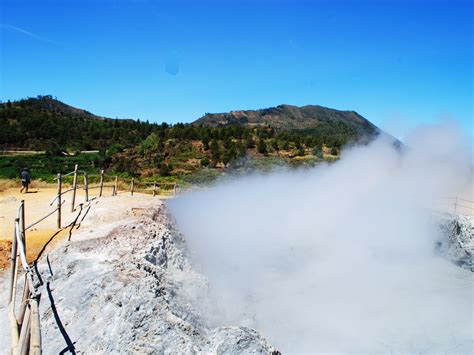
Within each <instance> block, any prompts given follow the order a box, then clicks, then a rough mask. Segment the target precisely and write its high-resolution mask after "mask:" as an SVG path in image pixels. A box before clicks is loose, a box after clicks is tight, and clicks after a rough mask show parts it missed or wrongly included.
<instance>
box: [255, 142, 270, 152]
mask: <svg viewBox="0 0 474 355" xmlns="http://www.w3.org/2000/svg"><path fill="white" fill-rule="evenodd" d="M257 151H258V152H259V153H260V154H264V155H267V154H268V150H267V144H266V143H265V140H263V139H259V141H258V144H257Z"/></svg>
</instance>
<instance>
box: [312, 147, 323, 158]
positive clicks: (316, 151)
mask: <svg viewBox="0 0 474 355" xmlns="http://www.w3.org/2000/svg"><path fill="white" fill-rule="evenodd" d="M313 154H314V155H315V156H316V157H317V158H319V159H323V150H322V149H321V147H319V146H315V147H314V148H313Z"/></svg>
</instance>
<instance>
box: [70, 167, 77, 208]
mask: <svg viewBox="0 0 474 355" xmlns="http://www.w3.org/2000/svg"><path fill="white" fill-rule="evenodd" d="M77 168H78V166H77V164H76V165H75V166H74V179H73V180H72V204H71V212H74V210H75V208H74V204H75V202H76V189H77Z"/></svg>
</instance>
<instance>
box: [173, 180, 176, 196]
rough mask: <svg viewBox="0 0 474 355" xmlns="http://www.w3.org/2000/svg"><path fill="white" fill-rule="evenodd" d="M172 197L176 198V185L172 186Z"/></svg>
mask: <svg viewBox="0 0 474 355" xmlns="http://www.w3.org/2000/svg"><path fill="white" fill-rule="evenodd" d="M173 196H176V183H174V185H173Z"/></svg>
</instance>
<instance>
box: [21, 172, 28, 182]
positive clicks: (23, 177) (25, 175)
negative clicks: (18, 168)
mask: <svg viewBox="0 0 474 355" xmlns="http://www.w3.org/2000/svg"><path fill="white" fill-rule="evenodd" d="M21 183H22V184H23V183H27V184H29V183H30V173H29V172H28V171H26V170H23V171H22V172H21Z"/></svg>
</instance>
